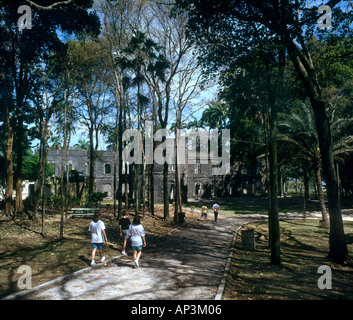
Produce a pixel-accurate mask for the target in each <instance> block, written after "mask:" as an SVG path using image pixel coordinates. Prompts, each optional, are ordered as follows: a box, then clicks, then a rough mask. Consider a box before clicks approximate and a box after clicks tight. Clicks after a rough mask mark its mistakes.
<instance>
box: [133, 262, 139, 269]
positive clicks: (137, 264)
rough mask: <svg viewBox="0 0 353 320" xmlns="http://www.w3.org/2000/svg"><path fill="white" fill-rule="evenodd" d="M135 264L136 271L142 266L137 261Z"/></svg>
mask: <svg viewBox="0 0 353 320" xmlns="http://www.w3.org/2000/svg"><path fill="white" fill-rule="evenodd" d="M134 264H135V267H136V269H137V268H138V267H139V266H140V265H139V262H138V261H137V260H135V261H134Z"/></svg>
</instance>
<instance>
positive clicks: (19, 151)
mask: <svg viewBox="0 0 353 320" xmlns="http://www.w3.org/2000/svg"><path fill="white" fill-rule="evenodd" d="M17 123H18V125H17V135H16V136H17V139H16V140H15V144H16V160H17V161H16V162H17V163H16V170H15V188H16V198H15V215H17V214H21V213H22V212H23V201H22V165H23V117H22V116H18V122H17Z"/></svg>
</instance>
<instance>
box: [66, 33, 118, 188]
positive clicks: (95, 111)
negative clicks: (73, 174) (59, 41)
mask: <svg viewBox="0 0 353 320" xmlns="http://www.w3.org/2000/svg"><path fill="white" fill-rule="evenodd" d="M69 54H70V55H71V61H72V64H73V65H74V66H75V68H74V69H73V72H72V73H73V74H72V77H73V79H74V81H75V86H76V88H77V91H78V100H79V101H80V102H79V104H76V106H75V114H76V117H77V121H78V122H79V123H80V124H82V125H83V126H85V127H86V128H87V130H88V136H89V143H90V145H89V159H90V162H89V184H88V193H89V194H90V193H92V192H93V191H94V190H95V163H96V159H97V150H98V146H99V135H100V131H101V129H102V127H103V125H104V123H105V121H104V120H105V118H106V117H107V115H109V112H110V109H111V104H110V101H109V100H110V99H109V95H108V94H107V89H108V83H107V70H106V68H105V63H104V61H105V59H106V58H107V56H106V52H105V51H104V50H103V49H102V48H100V47H99V46H98V44H97V43H95V42H93V41H86V40H84V41H80V42H77V41H72V42H71V43H70V46H69Z"/></svg>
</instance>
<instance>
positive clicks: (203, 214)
mask: <svg viewBox="0 0 353 320" xmlns="http://www.w3.org/2000/svg"><path fill="white" fill-rule="evenodd" d="M207 213H208V209H207V207H206V206H202V208H201V220H204V221H206V220H207Z"/></svg>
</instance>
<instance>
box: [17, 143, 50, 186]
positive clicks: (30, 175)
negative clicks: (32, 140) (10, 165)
mask: <svg viewBox="0 0 353 320" xmlns="http://www.w3.org/2000/svg"><path fill="white" fill-rule="evenodd" d="M39 171H40V164H39V155H38V154H37V153H33V152H32V151H31V150H30V149H28V150H27V151H26V152H25V154H24V157H23V165H22V178H23V179H24V180H29V181H37V180H38V178H39V173H40V172H39ZM53 174H54V167H53V165H52V164H50V163H46V166H45V176H46V177H49V176H52V175H53Z"/></svg>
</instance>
